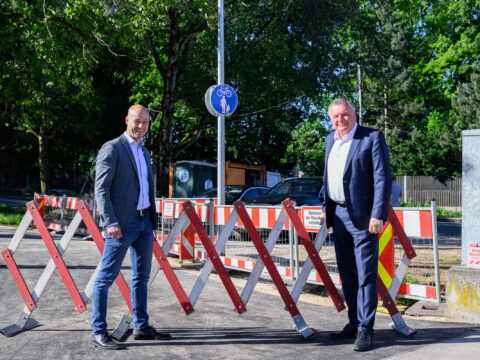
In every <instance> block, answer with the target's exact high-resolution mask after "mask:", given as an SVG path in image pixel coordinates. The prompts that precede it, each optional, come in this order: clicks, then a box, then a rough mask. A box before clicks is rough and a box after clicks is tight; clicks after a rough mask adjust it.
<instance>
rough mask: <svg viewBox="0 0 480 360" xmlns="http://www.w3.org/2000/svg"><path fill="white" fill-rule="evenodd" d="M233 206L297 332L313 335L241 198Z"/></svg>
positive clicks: (308, 336) (307, 336)
mask: <svg viewBox="0 0 480 360" xmlns="http://www.w3.org/2000/svg"><path fill="white" fill-rule="evenodd" d="M234 206H235V209H236V210H237V212H238V215H239V216H240V219H241V220H242V222H243V225H244V226H245V229H246V230H247V231H248V233H249V234H250V238H251V239H252V242H253V244H254V245H255V248H256V249H257V251H258V253H259V255H260V258H261V259H262V261H263V263H264V264H265V266H266V268H267V270H268V273H269V274H270V277H271V278H272V280H273V282H274V284H275V286H276V287H277V290H278V292H279V293H280V297H281V298H282V300H283V302H284V303H285V306H286V308H287V310H288V312H289V313H290V315H291V316H292V319H293V322H294V324H295V327H296V328H297V330H298V332H299V333H300V334H301V335H302V336H303V337H304V338H305V339H309V338H311V337H313V336H314V335H315V332H314V331H313V330H312V329H310V328H309V327H308V326H307V324H306V322H305V320H304V318H303V316H302V315H301V314H300V311H299V310H298V308H297V305H296V304H295V301H293V299H292V297H291V295H290V293H289V292H288V290H287V287H286V286H285V283H284V282H283V279H282V277H281V276H280V273H279V272H278V269H277V267H276V266H275V263H274V262H273V260H272V258H271V256H270V253H269V252H268V250H267V248H266V247H265V244H264V243H263V241H262V239H261V238H260V235H259V234H258V232H257V230H256V229H255V225H253V222H252V219H251V218H250V216H248V214H247V211H246V210H245V207H244V205H243V202H242V201H241V200H238V201H236V202H235V203H234ZM282 225H283V224H282Z"/></svg>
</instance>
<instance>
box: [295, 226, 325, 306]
mask: <svg viewBox="0 0 480 360" xmlns="http://www.w3.org/2000/svg"><path fill="white" fill-rule="evenodd" d="M327 235H328V229H327V225H326V224H325V223H324V222H323V223H322V224H321V227H320V230H319V231H318V233H317V236H316V238H315V242H314V244H313V245H314V246H315V250H316V251H317V253H318V252H320V249H321V248H322V246H323V244H324V243H325V239H326V238H327ZM312 268H313V262H312V259H310V257H308V258H307V260H305V263H304V264H303V267H302V271H301V272H300V275H298V278H297V280H296V281H295V284H294V286H293V290H292V298H293V300H294V301H295V302H297V301H298V298H299V297H300V294H301V293H302V290H303V287H304V286H305V283H306V282H307V279H308V276H309V275H310V272H311V271H312Z"/></svg>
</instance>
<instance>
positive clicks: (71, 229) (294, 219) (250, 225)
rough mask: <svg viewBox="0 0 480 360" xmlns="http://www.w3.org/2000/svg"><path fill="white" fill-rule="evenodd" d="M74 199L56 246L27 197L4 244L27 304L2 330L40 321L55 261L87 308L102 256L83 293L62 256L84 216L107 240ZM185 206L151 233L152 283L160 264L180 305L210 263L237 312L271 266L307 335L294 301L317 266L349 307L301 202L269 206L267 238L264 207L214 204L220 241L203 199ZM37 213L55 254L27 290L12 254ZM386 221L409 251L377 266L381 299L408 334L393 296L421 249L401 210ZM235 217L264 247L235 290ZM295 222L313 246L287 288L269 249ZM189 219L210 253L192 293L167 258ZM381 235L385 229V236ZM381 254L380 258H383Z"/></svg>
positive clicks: (189, 299) (124, 288)
mask: <svg viewBox="0 0 480 360" xmlns="http://www.w3.org/2000/svg"><path fill="white" fill-rule="evenodd" d="M165 203H166V202H165ZM77 207H78V211H77V213H76V214H75V216H74V218H73V220H72V222H71V223H70V225H69V226H68V228H67V230H66V232H65V234H64V235H63V237H62V239H61V241H60V242H59V243H58V245H57V246H55V243H54V242H53V240H52V238H51V236H50V234H49V232H48V229H47V226H46V224H45V223H44V221H43V219H42V217H41V214H40V212H39V210H38V208H37V207H36V205H35V203H34V202H33V201H32V202H30V203H28V204H27V212H26V213H25V216H24V218H23V220H22V222H21V224H20V225H19V227H18V228H17V231H16V232H15V235H14V237H13V238H12V240H11V242H10V244H9V246H8V248H7V249H6V250H5V251H3V252H2V256H3V258H4V260H5V262H6V264H7V266H8V269H9V270H10V272H11V274H12V277H13V279H14V281H15V283H16V285H17V287H18V289H19V291H20V294H21V295H22V298H23V300H24V302H25V308H24V310H23V311H22V313H21V314H20V317H19V319H18V320H17V322H16V323H15V324H14V325H11V326H9V327H6V328H4V329H2V330H1V332H2V333H4V334H5V335H7V336H12V335H14V334H16V333H18V332H21V331H23V330H26V329H29V328H32V327H35V326H38V322H36V321H35V320H34V319H33V318H31V314H32V312H33V310H34V309H35V308H36V303H37V301H38V299H39V297H40V296H41V294H42V292H43V290H44V289H45V286H46V284H47V282H48V281H49V279H50V277H51V275H52V274H53V272H54V270H55V268H57V269H58V270H59V273H60V275H61V278H62V280H63V282H64V284H65V286H66V288H67V290H68V291H69V293H70V296H71V298H72V300H73V302H74V304H75V307H76V309H77V311H79V312H83V311H85V309H86V303H87V302H88V300H89V299H90V297H91V293H92V288H93V282H94V279H95V276H96V274H97V272H98V269H99V267H100V264H98V266H97V268H96V270H95V272H94V273H93V274H92V276H91V278H90V280H89V281H88V284H87V286H86V288H85V290H84V291H83V292H82V293H80V292H79V291H78V289H77V287H76V285H75V282H74V281H73V278H72V277H71V275H70V272H69V271H68V269H67V267H66V265H65V263H64V261H63V259H62V255H63V254H64V252H65V250H66V249H67V247H68V245H69V243H70V240H71V239H72V237H73V236H74V234H75V232H76V231H77V228H78V226H79V225H80V223H81V222H82V220H83V222H84V223H85V225H86V228H87V229H86V230H87V231H88V232H89V233H90V234H91V236H92V238H93V240H94V242H95V244H96V246H97V248H98V250H99V252H100V253H102V252H103V247H104V240H103V237H102V234H101V233H100V231H99V230H98V228H97V226H96V224H95V221H94V219H93V218H92V215H91V213H90V210H91V204H87V203H86V202H84V201H80V202H77ZM182 208H183V211H182V212H181V213H180V214H179V215H178V218H177V219H176V221H175V223H174V225H173V228H172V229H171V230H170V232H169V234H168V236H167V237H166V239H165V242H164V243H163V246H160V245H159V243H158V242H157V241H154V249H153V251H154V256H155V259H154V262H153V264H152V269H151V276H150V281H149V286H150V285H151V284H152V282H153V280H154V278H155V276H156V275H157V273H158V271H159V269H160V268H161V269H162V270H163V272H164V273H165V275H166V278H167V280H168V281H169V284H170V286H171V287H172V289H173V291H174V293H175V295H176V296H177V298H178V300H179V302H180V304H181V306H182V309H183V310H184V312H185V313H186V314H187V315H188V314H189V313H191V312H193V310H194V309H193V306H194V305H195V303H196V301H197V299H198V297H199V296H200V293H201V292H202V290H203V287H204V285H205V283H206V281H207V279H208V277H209V275H210V273H211V271H212V270H213V268H215V270H216V272H217V273H218V274H219V276H220V279H221V281H222V283H223V285H224V287H225V289H226V291H227V293H228V295H229V296H230V298H231V301H232V303H233V305H234V307H235V310H236V311H237V312H238V313H239V314H241V313H243V312H245V311H246V305H247V303H248V300H249V298H250V295H251V294H252V292H253V289H254V287H255V285H256V283H257V281H258V279H259V277H260V275H261V273H262V272H263V270H264V267H266V269H267V271H268V273H269V274H270V277H271V278H272V280H273V281H274V283H275V285H276V287H277V289H278V291H279V293H280V296H281V298H282V300H283V301H284V303H285V306H286V309H287V310H288V311H289V312H290V315H291V317H292V319H293V321H294V324H295V327H296V329H297V331H298V332H299V333H300V334H301V335H302V336H303V337H305V338H308V337H310V336H312V334H313V332H312V330H311V329H310V328H308V326H307V325H306V322H305V320H304V319H303V317H302V316H301V314H300V312H299V310H298V308H297V306H296V303H297V301H298V298H299V296H300V293H301V291H302V289H303V287H304V285H305V283H306V281H307V280H308V277H309V274H310V272H311V270H312V269H313V268H314V267H315V270H316V272H317V274H319V275H320V278H321V281H322V282H323V283H324V284H325V287H326V289H327V291H328V292H329V295H330V297H331V298H332V300H333V303H334V305H335V307H336V308H337V310H338V311H341V310H342V309H344V308H345V305H344V304H343V300H342V298H341V296H340V294H339V293H338V291H337V289H336V287H335V285H334V282H333V281H332V278H331V277H330V275H329V273H328V271H327V269H326V268H325V265H324V264H323V262H322V260H321V259H320V256H319V251H320V249H321V247H322V245H323V243H324V242H325V239H326V236H327V229H326V226H325V225H324V224H322V223H320V229H319V231H318V233H317V236H316V239H315V241H314V242H312V241H311V239H310V237H309V235H308V233H307V229H306V227H305V225H304V223H302V221H301V219H300V217H299V215H298V213H297V210H295V208H294V206H293V205H292V204H291V202H290V201H289V200H286V201H284V202H283V203H282V208H277V209H268V210H269V212H268V214H269V216H268V223H269V226H271V231H270V233H269V235H268V238H267V239H266V242H265V244H264V243H263V240H262V238H261V237H260V235H259V234H258V231H257V225H256V224H255V223H258V221H259V218H260V217H259V211H260V210H258V209H252V208H245V207H244V206H243V203H242V202H241V201H238V202H236V203H235V204H234V207H233V208H228V211H223V212H217V213H216V214H215V220H216V221H215V222H216V223H222V225H223V226H222V228H223V229H222V231H221V232H220V234H218V237H217V239H216V241H215V237H214V235H213V234H211V235H210V236H209V235H208V234H207V232H206V230H205V228H204V227H203V225H202V220H203V221H205V220H206V219H208V218H209V217H211V215H212V214H211V213H210V212H208V211H206V206H205V204H201V205H197V206H194V205H193V204H192V203H191V202H190V201H185V202H183V204H182ZM225 209H227V208H225ZM270 210H273V214H274V216H270ZM173 211H174V212H175V211H176V209H175V207H173ZM178 211H179V210H178ZM165 215H166V214H165ZM172 217H173V216H172ZM287 220H289V221H287ZM32 221H33V222H34V223H35V225H36V226H37V227H38V229H39V232H40V235H41V237H42V239H43V241H44V243H45V246H46V247H47V249H48V251H49V253H50V256H51V259H50V261H49V262H48V264H47V265H46V267H45V270H44V272H43V273H42V275H41V276H40V278H39V280H38V281H37V284H36V285H35V288H34V290H33V291H32V292H30V290H29V289H28V287H27V285H26V283H25V281H24V279H23V276H22V274H21V273H20V271H19V269H18V266H17V265H16V262H15V260H14V257H13V256H14V253H15V251H16V249H17V247H18V246H19V244H20V242H21V240H22V239H23V236H24V234H25V232H26V230H27V228H28V227H29V225H30V224H31V223H32ZM389 221H390V224H387V225H386V226H385V228H384V234H383V235H385V234H387V233H388V232H389V231H390V232H392V235H388V236H387V237H388V238H391V237H392V236H393V232H395V234H396V235H397V237H398V239H399V242H400V243H401V246H402V247H403V249H404V251H405V255H404V256H403V259H402V261H401V262H400V265H399V266H398V268H397V269H396V272H395V273H393V275H392V274H391V272H388V271H386V273H387V274H389V277H388V278H385V276H382V275H384V274H383V270H379V293H380V296H381V298H382V299H383V300H384V303H385V305H386V307H387V309H388V311H389V313H390V315H391V317H392V320H393V324H392V328H394V329H395V330H397V331H399V332H401V333H402V334H404V335H410V334H413V333H414V332H415V330H413V329H411V328H409V327H408V326H407V325H406V324H405V322H404V320H403V318H402V316H401V314H400V313H399V312H398V309H397V308H396V307H395V304H394V301H393V299H394V298H395V296H396V295H397V293H398V291H399V289H400V287H401V285H402V280H403V278H404V276H405V274H406V271H407V269H408V266H409V263H410V261H411V259H412V258H414V257H415V256H416V254H415V250H414V249H413V247H412V245H411V243H410V241H409V240H408V238H407V235H406V233H405V231H404V230H403V227H402V224H401V219H398V217H397V216H396V212H395V211H394V210H393V209H392V208H390V209H389ZM237 222H238V223H239V224H240V225H241V226H243V227H244V228H245V229H246V231H247V233H248V234H249V235H250V238H251V241H252V242H253V244H254V246H255V248H256V250H257V252H258V253H259V255H260V258H259V259H258V260H257V261H256V262H254V263H252V272H251V274H250V276H249V279H248V281H247V284H246V286H245V288H244V289H243V292H242V294H241V295H239V294H238V292H237V291H236V289H235V287H234V286H233V283H232V281H231V279H230V277H229V276H228V274H227V272H226V270H225V266H224V264H223V263H222V258H221V256H220V254H221V253H222V251H223V249H224V247H225V245H226V243H227V240H228V239H229V237H230V236H231V234H232V231H233V229H234V227H235V226H236V224H237ZM290 224H291V225H290ZM290 226H293V228H294V229H295V231H296V232H297V233H298V236H299V238H300V240H301V243H302V245H303V247H304V248H305V250H306V251H307V253H308V257H307V258H306V260H305V263H304V265H303V267H302V271H301V273H300V274H299V276H298V277H297V279H296V282H295V283H294V287H293V290H292V292H291V293H289V292H288V290H287V289H286V288H285V285H284V284H283V280H282V279H281V276H280V273H279V271H278V269H277V267H276V266H275V264H274V262H273V260H272V255H271V254H272V249H273V247H274V245H275V242H276V241H277V239H278V238H279V234H280V233H281V232H282V231H283V230H285V229H286V228H289V227H290ZM189 227H190V228H191V229H193V230H194V234H193V235H195V236H198V238H199V241H200V242H201V244H202V245H203V247H204V249H205V252H206V255H205V256H204V258H205V259H206V263H205V266H204V267H203V269H202V271H201V273H200V276H199V277H198V279H197V281H196V282H195V285H194V287H193V289H192V291H191V293H190V295H189V296H187V295H186V293H185V291H184V289H183V288H182V286H181V284H180V282H179V280H178V278H177V277H176V275H175V272H174V271H173V269H172V268H171V266H170V264H169V263H168V261H167V259H166V254H168V253H169V251H170V250H171V249H172V247H173V244H174V242H175V240H176V239H177V238H178V237H179V235H180V234H181V232H182V230H185V229H187V228H189ZM383 235H382V236H381V237H383ZM156 238H157V237H156ZM388 242H389V241H387V243H388ZM381 248H382V245H381ZM381 257H382V256H381ZM381 257H380V264H382V259H381ZM385 279H387V280H385ZM116 284H117V286H118V288H119V290H120V292H121V294H122V296H123V298H124V300H125V303H126V305H127V307H128V311H127V312H126V313H125V314H124V316H123V318H122V320H121V321H120V323H119V324H118V326H117V327H116V329H115V331H114V333H113V335H114V337H115V338H117V339H120V338H122V337H123V336H124V335H125V334H126V332H127V330H128V328H129V325H130V323H131V321H132V308H131V303H130V289H129V287H128V285H127V284H126V282H125V279H124V278H123V275H122V274H121V273H120V274H119V276H118V278H117V279H116Z"/></svg>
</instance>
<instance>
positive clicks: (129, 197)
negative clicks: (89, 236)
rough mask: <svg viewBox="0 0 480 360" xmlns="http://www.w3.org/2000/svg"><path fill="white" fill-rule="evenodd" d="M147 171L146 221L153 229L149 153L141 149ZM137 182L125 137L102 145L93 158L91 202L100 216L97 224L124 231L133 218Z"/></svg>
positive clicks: (153, 199)
mask: <svg viewBox="0 0 480 360" xmlns="http://www.w3.org/2000/svg"><path fill="white" fill-rule="evenodd" d="M142 149H143V153H144V155H145V162H146V163H147V168H148V187H149V192H148V195H149V200H150V209H149V211H150V219H151V220H152V225H153V228H154V229H155V228H156V224H157V221H156V220H157V219H156V209H155V195H154V188H153V173H152V167H151V164H150V154H149V153H148V151H147V150H146V149H145V148H144V147H142ZM139 196H140V181H139V179H138V171H137V164H136V163H135V158H134V157H133V154H132V150H131V149H130V145H129V144H128V140H127V139H126V138H125V135H123V134H122V135H121V136H119V137H117V138H115V139H113V140H110V141H108V142H106V143H105V144H103V146H102V148H101V149H100V151H99V152H98V155H97V163H96V174H95V200H96V202H97V206H98V212H99V213H100V225H101V226H107V225H110V224H113V223H118V225H119V226H120V229H121V230H122V232H123V231H125V230H126V229H127V228H128V225H129V223H130V221H132V220H133V218H134V216H135V211H136V210H137V205H138V198H139Z"/></svg>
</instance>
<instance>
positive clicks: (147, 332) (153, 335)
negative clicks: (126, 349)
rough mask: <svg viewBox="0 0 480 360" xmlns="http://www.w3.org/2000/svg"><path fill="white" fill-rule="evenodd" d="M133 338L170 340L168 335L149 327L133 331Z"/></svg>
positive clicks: (170, 337)
mask: <svg viewBox="0 0 480 360" xmlns="http://www.w3.org/2000/svg"><path fill="white" fill-rule="evenodd" d="M133 338H134V339H135V340H172V335H170V334H169V333H159V332H158V331H157V330H155V329H154V328H153V326H149V327H146V328H143V329H138V330H133Z"/></svg>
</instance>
